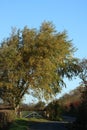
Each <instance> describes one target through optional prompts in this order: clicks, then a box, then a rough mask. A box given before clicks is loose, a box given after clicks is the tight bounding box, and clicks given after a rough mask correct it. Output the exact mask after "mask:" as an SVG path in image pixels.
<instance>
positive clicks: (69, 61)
mask: <svg viewBox="0 0 87 130" xmlns="http://www.w3.org/2000/svg"><path fill="white" fill-rule="evenodd" d="M74 51H75V48H74V47H73V45H72V43H71V41H69V40H68V39H67V33H66V32H65V31H63V32H61V33H59V32H57V31H56V30H55V27H54V25H53V24H52V23H51V22H43V23H42V25H41V27H40V29H39V30H37V29H28V28H27V27H24V29H23V30H22V31H20V30H17V31H15V29H13V30H12V34H11V35H10V37H9V38H7V39H6V40H4V41H3V42H2V43H1V46H0V98H2V99H3V101H4V102H6V103H8V104H10V105H11V106H13V107H14V108H15V110H16V109H17V108H18V107H19V104H20V102H21V101H22V99H23V97H24V95H25V94H26V93H29V94H32V95H33V96H37V97H38V98H41V97H43V98H45V99H49V98H50V97H52V96H54V95H55V94H56V93H58V92H59V91H60V90H61V87H62V86H63V85H64V80H63V77H64V76H66V77H68V78H69V79H70V78H72V77H73V76H76V75H77V74H78V72H79V69H78V66H77V62H78V60H77V59H76V58H74V56H73V53H74ZM29 90H32V93H31V91H29Z"/></svg>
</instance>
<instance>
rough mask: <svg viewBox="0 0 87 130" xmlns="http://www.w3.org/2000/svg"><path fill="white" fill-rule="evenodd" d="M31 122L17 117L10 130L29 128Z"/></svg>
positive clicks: (25, 129)
mask: <svg viewBox="0 0 87 130" xmlns="http://www.w3.org/2000/svg"><path fill="white" fill-rule="evenodd" d="M28 126H29V122H28V120H27V119H16V120H15V121H14V122H13V123H12V124H11V125H10V128H9V130H28Z"/></svg>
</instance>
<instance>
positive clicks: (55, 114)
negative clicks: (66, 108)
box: [45, 101, 63, 121]
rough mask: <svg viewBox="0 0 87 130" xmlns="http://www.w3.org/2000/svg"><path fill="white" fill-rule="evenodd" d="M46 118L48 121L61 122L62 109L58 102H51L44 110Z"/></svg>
mask: <svg viewBox="0 0 87 130" xmlns="http://www.w3.org/2000/svg"><path fill="white" fill-rule="evenodd" d="M45 111H46V115H45V116H46V117H47V118H48V119H50V120H56V121H57V120H62V112H63V107H62V106H61V105H60V104H59V102H58V101H53V102H51V103H49V104H48V105H47V106H46V108H45Z"/></svg>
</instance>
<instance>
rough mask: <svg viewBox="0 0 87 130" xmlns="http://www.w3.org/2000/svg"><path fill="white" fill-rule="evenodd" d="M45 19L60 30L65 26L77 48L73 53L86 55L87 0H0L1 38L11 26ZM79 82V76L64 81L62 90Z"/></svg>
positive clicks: (36, 24) (33, 24)
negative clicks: (65, 84)
mask: <svg viewBox="0 0 87 130" xmlns="http://www.w3.org/2000/svg"><path fill="white" fill-rule="evenodd" d="M44 20H46V21H52V22H53V24H54V25H55V26H56V29H57V31H59V32H61V31H63V30H67V32H68V36H69V39H72V40H73V45H74V46H75V47H76V48H77V49H78V50H77V52H76V53H75V56H76V57H78V58H81V59H82V58H84V57H85V58H87V48H86V46H87V45H86V44H87V0H0V42H1V41H2V40H3V39H4V38H6V37H8V36H9V34H10V32H11V27H17V28H20V29H23V27H24V26H26V25H27V26H28V27H29V28H39V26H40V25H41V23H42V22H43V21H44ZM78 85H79V80H74V81H72V82H71V81H70V82H69V81H67V88H66V89H63V92H68V91H69V90H71V89H73V88H75V87H77V86H78Z"/></svg>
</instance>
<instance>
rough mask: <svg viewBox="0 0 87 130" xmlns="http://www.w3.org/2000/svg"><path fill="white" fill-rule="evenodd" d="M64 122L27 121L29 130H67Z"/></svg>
mask: <svg viewBox="0 0 87 130" xmlns="http://www.w3.org/2000/svg"><path fill="white" fill-rule="evenodd" d="M65 125H66V123H64V122H51V121H50V122H32V121H29V130H67V128H66V127H65Z"/></svg>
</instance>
